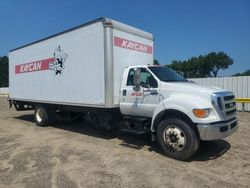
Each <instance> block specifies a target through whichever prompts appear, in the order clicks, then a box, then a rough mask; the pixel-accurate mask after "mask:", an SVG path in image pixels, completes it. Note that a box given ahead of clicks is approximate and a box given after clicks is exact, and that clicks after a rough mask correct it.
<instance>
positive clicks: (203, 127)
mask: <svg viewBox="0 0 250 188" xmlns="http://www.w3.org/2000/svg"><path fill="white" fill-rule="evenodd" d="M197 128H198V131H199V133H200V139H201V140H218V139H221V138H225V137H227V136H229V135H231V134H232V133H234V132H235V131H236V130H237V128H238V121H237V119H236V118H233V119H231V120H229V121H225V122H216V123H210V124H198V125H197Z"/></svg>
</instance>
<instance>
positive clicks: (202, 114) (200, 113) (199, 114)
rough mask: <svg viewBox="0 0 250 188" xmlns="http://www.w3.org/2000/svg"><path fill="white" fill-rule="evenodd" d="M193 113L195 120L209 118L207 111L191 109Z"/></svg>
mask: <svg viewBox="0 0 250 188" xmlns="http://www.w3.org/2000/svg"><path fill="white" fill-rule="evenodd" d="M193 113H194V115H195V117H197V118H206V117H208V116H209V113H210V110H209V109H193Z"/></svg>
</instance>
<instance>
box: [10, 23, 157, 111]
mask: <svg viewBox="0 0 250 188" xmlns="http://www.w3.org/2000/svg"><path fill="white" fill-rule="evenodd" d="M9 59H10V65H9V75H10V79H9V80H10V99H11V100H18V101H29V102H38V103H51V104H64V105H76V106H91V107H102V108H113V107H117V106H118V104H119V93H120V91H119V88H120V83H121V79H122V73H123V71H124V69H125V68H126V67H127V66H130V65H147V64H152V62H153V37H152V35H151V34H150V33H147V32H144V31H142V30H139V29H136V28H134V27H131V26H128V25H125V24H122V23H119V22H117V21H114V20H111V19H107V18H100V19H97V20H94V21H92V22H89V23H86V24H83V25H80V26H78V27H75V28H72V29H70V30H67V31H64V32H61V33H58V34H56V35H53V36H50V37H47V38H45V39H42V40H39V41H36V42H33V43H30V44H27V45H24V46H22V47H19V48H16V49H13V50H11V51H10V53H9Z"/></svg>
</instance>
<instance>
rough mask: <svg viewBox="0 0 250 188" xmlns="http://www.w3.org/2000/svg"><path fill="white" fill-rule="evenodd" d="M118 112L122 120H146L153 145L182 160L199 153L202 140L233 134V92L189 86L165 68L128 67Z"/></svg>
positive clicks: (194, 85)
mask: <svg viewBox="0 0 250 188" xmlns="http://www.w3.org/2000/svg"><path fill="white" fill-rule="evenodd" d="M119 107H120V111H121V113H122V114H123V115H125V116H130V117H144V118H149V119H150V120H151V123H150V130H151V132H152V138H153V140H154V139H157V141H158V143H159V145H160V146H161V148H162V150H163V152H164V154H166V155H167V156H170V157H172V158H176V159H181V160H185V159H187V158H190V157H191V156H192V155H193V154H194V153H195V152H196V151H197V149H198V147H199V142H200V140H218V139H221V138H225V137H227V136H229V135H230V134H232V133H233V132H235V131H236V129H237V118H236V103H235V97H234V94H233V93H232V92H230V91H226V90H223V89H219V88H215V87H204V86H201V85H198V84H195V83H192V82H190V81H188V80H186V79H185V78H183V77H182V76H180V75H178V74H177V73H176V72H174V71H173V70H171V69H169V68H167V67H161V66H152V65H147V66H145V65H143V66H130V67H127V68H126V69H125V71H124V74H123V77H122V83H121V90H120V105H119Z"/></svg>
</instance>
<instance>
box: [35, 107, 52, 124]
mask: <svg viewBox="0 0 250 188" xmlns="http://www.w3.org/2000/svg"><path fill="white" fill-rule="evenodd" d="M54 117H55V112H54V111H53V109H52V108H49V107H46V106H37V107H36V108H35V122H36V124H37V125H38V126H41V127H44V126H47V125H48V124H49V123H51V122H53V121H54Z"/></svg>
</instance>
